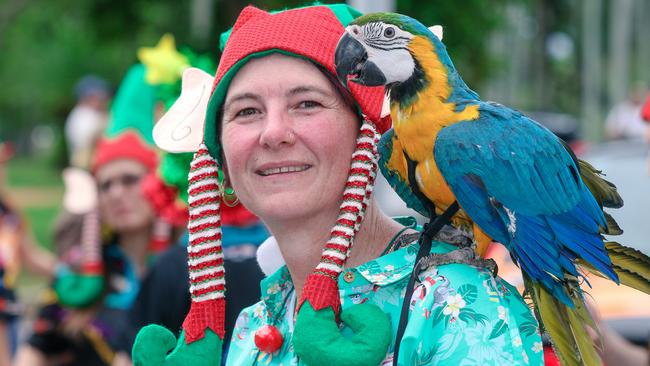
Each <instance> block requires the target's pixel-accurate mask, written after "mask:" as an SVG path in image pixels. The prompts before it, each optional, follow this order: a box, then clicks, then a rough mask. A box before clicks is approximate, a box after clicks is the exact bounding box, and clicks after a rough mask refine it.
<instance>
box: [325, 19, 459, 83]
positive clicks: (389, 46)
mask: <svg viewBox="0 0 650 366" xmlns="http://www.w3.org/2000/svg"><path fill="white" fill-rule="evenodd" d="M416 40H417V41H416ZM422 42H428V46H429V47H430V49H432V50H434V51H435V53H436V54H437V53H438V50H442V52H444V53H445V55H446V51H445V49H444V46H443V45H442V42H440V40H439V39H438V38H437V37H436V36H435V35H434V34H433V33H432V32H431V31H430V30H429V29H428V28H427V27H425V26H424V25H423V24H421V23H420V22H418V21H416V20H414V19H412V18H410V17H407V16H405V15H401V14H395V13H373V14H367V15H364V16H362V17H359V18H357V19H355V20H354V21H353V22H352V23H350V24H349V25H348V26H347V27H346V28H345V33H344V34H343V36H342V37H341V39H340V40H339V43H338V45H337V47H336V53H335V55H334V63H335V65H336V73H337V75H338V78H339V80H341V82H342V83H343V84H344V85H346V86H347V81H348V76H352V78H351V80H352V81H354V82H356V83H358V84H361V85H366V86H379V85H385V86H387V87H388V88H391V87H393V86H397V85H399V84H401V83H406V82H408V81H410V80H416V79H419V80H421V79H422V76H423V75H424V72H423V70H422V66H421V65H420V62H419V61H418V59H417V57H416V56H417V53H418V52H422V51H421V50H419V49H418V46H416V44H417V43H422ZM444 58H445V59H448V57H444Z"/></svg>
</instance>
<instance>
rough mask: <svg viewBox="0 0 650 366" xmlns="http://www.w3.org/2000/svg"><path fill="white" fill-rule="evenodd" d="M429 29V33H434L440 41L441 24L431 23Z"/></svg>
mask: <svg viewBox="0 0 650 366" xmlns="http://www.w3.org/2000/svg"><path fill="white" fill-rule="evenodd" d="M429 30H430V31H431V33H433V34H435V35H436V37H438V39H439V40H441V41H442V26H441V25H432V26H431V27H429Z"/></svg>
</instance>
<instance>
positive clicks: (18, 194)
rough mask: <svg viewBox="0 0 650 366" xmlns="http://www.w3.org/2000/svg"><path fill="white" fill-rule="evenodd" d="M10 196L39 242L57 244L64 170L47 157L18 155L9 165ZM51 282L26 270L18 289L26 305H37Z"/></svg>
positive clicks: (18, 283)
mask: <svg viewBox="0 0 650 366" xmlns="http://www.w3.org/2000/svg"><path fill="white" fill-rule="evenodd" d="M6 174H7V187H6V188H7V189H6V192H7V196H8V199H9V201H10V202H11V203H12V204H13V205H14V206H16V207H17V208H18V210H19V211H20V212H21V214H22V216H23V217H24V218H25V220H26V221H27V223H28V225H29V228H30V229H31V231H32V234H33V235H34V237H35V239H36V242H37V244H38V245H40V246H42V247H43V248H45V249H47V250H52V249H53V246H54V230H53V229H54V223H55V221H56V218H57V216H58V215H59V213H60V212H61V201H62V195H63V181H62V179H61V170H60V169H58V168H56V167H54V166H52V165H51V163H49V161H48V159H47V158H45V157H15V158H13V159H12V160H10V161H9V163H8V164H7V166H6ZM46 288H48V285H47V282H46V281H45V280H44V279H43V278H40V277H37V276H36V275H34V274H31V273H29V272H26V271H22V272H21V275H20V277H19V278H18V282H17V284H16V290H17V292H18V296H19V297H20V298H21V300H22V301H23V303H25V304H37V303H38V302H40V298H41V296H42V294H43V291H44V290H45V289H46Z"/></svg>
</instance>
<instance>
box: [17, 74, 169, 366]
mask: <svg viewBox="0 0 650 366" xmlns="http://www.w3.org/2000/svg"><path fill="white" fill-rule="evenodd" d="M154 107H155V91H154V89H153V87H152V86H151V85H149V84H147V83H146V82H145V68H144V66H143V65H135V66H133V67H132V68H131V69H130V70H129V72H128V73H127V75H126V76H125V78H124V80H123V82H122V84H121V86H120V89H119V90H118V93H117V95H116V98H115V101H114V103H113V108H112V117H111V123H110V125H109V126H108V129H107V131H106V134H105V136H103V137H102V138H101V139H100V141H99V142H98V144H97V148H96V150H95V154H94V156H93V162H92V165H91V170H92V172H93V176H94V179H95V181H96V195H97V197H96V202H97V207H96V208H95V209H93V210H91V211H90V212H88V213H87V214H86V216H85V217H86V218H88V217H90V218H93V217H95V218H97V217H100V218H101V219H100V220H99V221H100V222H97V221H98V220H95V221H94V222H93V220H88V223H84V226H85V227H84V231H86V230H88V231H89V232H90V234H89V236H88V237H89V238H90V239H86V238H82V243H81V247H82V248H81V251H82V254H81V256H80V258H79V262H80V263H72V264H70V267H71V268H72V269H71V270H65V271H64V270H61V271H59V272H60V273H59V274H58V276H57V279H56V281H55V284H54V287H55V289H56V290H57V295H58V302H57V303H54V304H50V305H47V306H45V307H44V308H42V309H41V310H40V312H39V315H38V318H37V320H36V321H35V322H34V326H33V329H32V331H33V333H32V334H31V336H30V337H29V338H28V339H27V342H26V344H24V345H23V346H22V347H21V348H20V349H19V352H18V354H17V357H16V363H15V364H16V365H25V366H27V365H29V366H38V365H46V364H50V363H54V364H65V365H84V366H89V365H102V366H103V365H110V364H111V363H112V360H113V357H114V352H113V347H114V342H115V341H116V337H117V335H118V334H119V332H120V330H121V328H122V327H124V326H125V323H126V321H127V312H128V310H129V309H130V307H131V306H132V303H133V301H134V299H135V298H136V296H137V294H138V291H139V286H140V280H141V278H142V277H143V276H144V275H145V273H146V271H147V267H148V265H149V259H150V258H149V257H150V254H151V252H152V246H153V245H152V244H154V242H155V237H154V232H153V229H154V224H155V222H156V220H157V217H156V214H155V212H154V209H153V207H152V205H151V204H150V203H149V202H148V201H147V199H146V198H145V196H144V195H143V192H142V188H141V181H142V179H143V178H144V176H145V175H146V174H149V173H152V172H154V171H155V169H156V167H157V165H158V154H157V152H156V150H155V147H154V146H153V141H152V138H151V128H152V126H153V118H154ZM147 134H148V135H147ZM87 198H89V199H90V198H92V197H87ZM100 224H101V225H103V226H104V228H105V229H107V230H108V231H109V233H108V235H104V236H101V234H102V230H101V227H100ZM104 231H106V230H104ZM170 235H171V234H170ZM82 237H83V234H82ZM88 242H90V243H91V244H92V245H89V246H86V244H88ZM67 278H70V281H68V282H66V283H68V286H64V287H61V286H59V284H61V282H62V279H67ZM96 278H98V279H99V280H98V281H91V280H93V279H96ZM85 280H88V281H85ZM66 290H67V291H68V293H66V292H65V291H66ZM84 292H87V293H84ZM86 295H87V296H86Z"/></svg>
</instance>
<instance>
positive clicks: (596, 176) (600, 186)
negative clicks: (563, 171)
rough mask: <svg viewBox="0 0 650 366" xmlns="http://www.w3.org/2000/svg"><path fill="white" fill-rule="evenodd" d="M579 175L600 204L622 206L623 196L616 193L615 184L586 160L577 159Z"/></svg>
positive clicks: (613, 206) (612, 206) (614, 206)
mask: <svg viewBox="0 0 650 366" xmlns="http://www.w3.org/2000/svg"><path fill="white" fill-rule="evenodd" d="M578 165H579V167H580V176H581V177H582V181H583V182H585V184H586V185H587V188H589V191H591V193H592V194H593V195H594V198H596V201H597V202H598V204H599V205H600V206H603V207H610V208H620V207H623V198H621V196H620V195H619V194H618V191H617V189H616V186H615V185H614V184H613V183H612V182H610V181H608V180H606V179H604V178H603V177H602V172H601V171H600V170H598V169H596V168H594V167H593V166H592V165H591V164H589V163H587V162H586V161H583V160H580V159H578Z"/></svg>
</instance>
